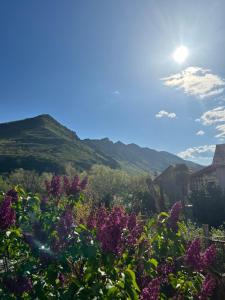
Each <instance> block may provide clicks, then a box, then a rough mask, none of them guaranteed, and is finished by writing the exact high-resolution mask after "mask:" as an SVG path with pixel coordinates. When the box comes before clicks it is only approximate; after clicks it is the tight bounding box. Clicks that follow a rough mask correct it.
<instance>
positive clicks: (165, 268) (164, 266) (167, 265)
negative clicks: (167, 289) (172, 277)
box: [157, 261, 174, 283]
mask: <svg viewBox="0 0 225 300" xmlns="http://www.w3.org/2000/svg"><path fill="white" fill-rule="evenodd" d="M173 271H174V264H173V263H172V262H171V261H166V262H164V263H161V264H159V265H158V267H157V273H158V277H159V278H161V282H162V283H167V282H168V275H169V274H170V273H172V272H173Z"/></svg>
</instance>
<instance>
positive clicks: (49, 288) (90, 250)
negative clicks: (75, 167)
mask: <svg viewBox="0 0 225 300" xmlns="http://www.w3.org/2000/svg"><path fill="white" fill-rule="evenodd" d="M118 183H119V181H118ZM17 192H18V195H19V198H18V201H15V202H13V203H12V208H13V209H14V210H15V212H16V223H14V224H12V226H10V227H9V228H8V229H7V230H1V231H0V257H5V258H7V262H8V267H7V268H6V269H5V270H4V273H2V274H1V275H2V276H1V277H0V298H1V299H78V300H84V299H121V300H128V299H131V300H136V299H140V298H141V299H145V298H142V295H143V289H144V288H145V287H146V284H148V282H151V281H152V280H153V279H155V278H158V277H159V278H160V296H159V297H160V299H172V297H173V296H174V297H175V296H176V297H178V296H182V297H183V298H184V299H195V298H196V297H197V295H198V293H199V292H200V289H201V283H202V281H203V278H204V277H205V275H206V274H205V273H204V274H201V273H200V272H193V270H191V269H189V268H188V267H187V266H186V265H185V261H184V255H185V251H186V242H185V230H186V227H185V225H184V224H183V223H182V222H178V224H177V225H178V227H177V230H173V229H172V228H171V227H170V217H171V216H170V214H167V213H161V214H159V215H158V216H157V217H154V218H152V219H149V220H148V221H146V222H145V223H144V222H143V221H142V222H140V224H142V226H141V227H137V229H138V228H142V229H141V232H140V236H139V238H138V239H137V240H136V242H135V243H132V244H129V246H127V247H124V248H123V250H122V252H120V253H119V254H115V253H113V252H106V251H105V250H104V249H103V248H102V240H101V239H100V238H99V236H98V228H97V227H94V228H93V227H90V226H89V225H88V222H86V221H85V220H84V221H82V222H79V221H78V220H77V218H76V214H77V212H78V211H79V209H80V207H81V206H82V204H85V203H86V201H85V199H84V195H83V194H82V193H77V194H76V195H75V194H74V195H67V196H66V195H65V194H62V195H61V196H60V197H58V196H57V197H56V196H51V195H50V194H49V196H48V200H47V202H44V203H43V199H41V198H40V197H39V195H38V194H32V193H26V192H25V191H24V190H23V189H21V188H19V187H17ZM4 199H5V195H4V194H1V196H0V205H1V204H2V203H3V201H4ZM43 204H44V205H43ZM65 212H67V213H69V215H68V216H67V217H65ZM108 213H110V211H109V212H108ZM74 220H77V221H76V222H74ZM102 220H103V219H102ZM117 221H118V220H117V218H116V219H115V223H114V226H117ZM176 222H177V220H176ZM135 224H136V223H135ZM135 224H134V225H133V226H137V224H136V225H135ZM112 225H113V224H112ZM104 226H108V225H106V223H105V225H104ZM115 228H117V227H115ZM109 229H110V228H109ZM117 229H118V228H117ZM138 230H139V229H138ZM121 234H122V235H126V232H125V228H124V229H123V231H122V233H121ZM31 237H32V238H31ZM112 242H113V241H112ZM165 263H166V264H168V265H171V266H172V269H170V270H169V271H168V274H166V277H165V278H164V277H163V276H164V275H162V274H161V273H160V272H161V271H159V267H162V266H163V265H164V264H165ZM160 274H161V275H160ZM21 276H22V277H23V278H29V279H30V280H31V282H32V288H30V289H29V288H27V289H24V291H23V292H22V293H21V292H20V293H19V292H18V291H17V292H14V291H12V290H10V289H9V288H7V285H6V284H5V280H6V278H17V277H21ZM160 276H161V277H160ZM146 280H147V283H146ZM18 297H19V298H18Z"/></svg>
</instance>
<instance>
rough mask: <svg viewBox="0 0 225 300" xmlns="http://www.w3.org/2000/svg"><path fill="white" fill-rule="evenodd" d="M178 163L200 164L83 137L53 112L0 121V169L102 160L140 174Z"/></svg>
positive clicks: (58, 167) (79, 165)
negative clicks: (11, 120) (64, 124)
mask: <svg viewBox="0 0 225 300" xmlns="http://www.w3.org/2000/svg"><path fill="white" fill-rule="evenodd" d="M177 163H185V164H186V165H187V166H188V167H191V168H193V169H198V168H199V166H198V165H196V164H194V163H192V162H188V161H184V160H182V159H181V158H179V157H177V156H176V155H173V154H171V153H168V152H165V151H156V150H152V149H149V148H142V147H139V146H138V145H135V144H129V145H125V144H123V143H121V142H117V143H113V142H112V141H110V140H109V139H108V138H105V139H101V140H90V139H86V140H81V139H80V138H79V137H78V136H77V134H76V133H75V132H73V131H71V130H69V129H68V128H66V127H65V126H63V125H61V124H60V123H59V122H57V121H56V120H55V119H54V118H52V117H51V116H50V115H40V116H37V117H34V118H29V119H25V120H20V121H14V122H8V123H3V124H0V173H8V172H10V171H12V170H14V169H17V168H24V169H30V170H33V169H34V170H36V171H38V172H43V171H48V172H56V173H63V172H65V168H66V166H67V165H68V164H70V165H72V166H74V167H75V168H76V169H78V170H86V169H89V168H90V167H91V166H92V165H94V164H103V165H106V166H109V167H111V168H121V169H123V170H126V171H128V172H129V173H135V174H137V173H142V172H152V173H153V172H162V171H163V170H164V169H166V168H167V167H168V166H169V165H171V164H177Z"/></svg>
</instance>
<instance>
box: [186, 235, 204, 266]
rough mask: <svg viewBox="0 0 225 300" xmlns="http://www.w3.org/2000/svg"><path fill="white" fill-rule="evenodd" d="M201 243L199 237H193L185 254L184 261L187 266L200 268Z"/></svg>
mask: <svg viewBox="0 0 225 300" xmlns="http://www.w3.org/2000/svg"><path fill="white" fill-rule="evenodd" d="M200 251H201V244H200V239H195V240H193V241H192V242H191V243H190V246H189V247H188V249H187V251H186V254H185V262H186V264H187V265H188V266H190V267H192V268H194V269H196V270H199V269H200V268H201V255H200Z"/></svg>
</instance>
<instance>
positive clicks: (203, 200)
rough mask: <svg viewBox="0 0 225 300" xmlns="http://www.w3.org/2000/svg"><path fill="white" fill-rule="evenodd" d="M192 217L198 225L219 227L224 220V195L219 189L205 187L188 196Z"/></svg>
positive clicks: (214, 186)
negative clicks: (191, 207) (191, 205)
mask: <svg viewBox="0 0 225 300" xmlns="http://www.w3.org/2000/svg"><path fill="white" fill-rule="evenodd" d="M189 200H190V202H191V203H192V204H193V217H194V220H195V221H197V222H198V223H199V224H209V225H210V226H213V227H218V226H220V225H221V224H222V223H223V222H224V220H225V194H224V192H223V191H222V190H221V189H220V187H218V186H216V185H213V186H210V185H209V186H205V187H203V188H202V189H201V190H198V191H193V192H192V194H191V195H190V199H189Z"/></svg>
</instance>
